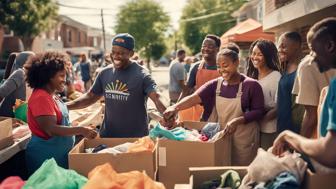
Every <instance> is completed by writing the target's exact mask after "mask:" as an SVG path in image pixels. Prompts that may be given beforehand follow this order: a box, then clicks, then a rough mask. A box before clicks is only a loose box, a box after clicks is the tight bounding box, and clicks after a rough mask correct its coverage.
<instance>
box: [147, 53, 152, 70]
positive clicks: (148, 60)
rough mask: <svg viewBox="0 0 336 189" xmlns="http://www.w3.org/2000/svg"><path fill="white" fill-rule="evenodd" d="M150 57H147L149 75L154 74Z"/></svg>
mask: <svg viewBox="0 0 336 189" xmlns="http://www.w3.org/2000/svg"><path fill="white" fill-rule="evenodd" d="M150 60H151V59H150V56H149V55H147V68H148V70H149V73H152V67H151V64H150Z"/></svg>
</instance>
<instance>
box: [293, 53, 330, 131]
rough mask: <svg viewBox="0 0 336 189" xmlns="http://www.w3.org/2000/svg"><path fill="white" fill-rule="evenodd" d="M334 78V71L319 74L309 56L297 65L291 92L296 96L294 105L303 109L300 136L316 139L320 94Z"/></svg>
mask: <svg viewBox="0 0 336 189" xmlns="http://www.w3.org/2000/svg"><path fill="white" fill-rule="evenodd" d="M334 76H336V70H335V69H330V70H328V71H327V72H324V73H321V72H320V71H319V70H318V67H317V65H316V64H315V63H314V62H313V58H312V57H311V55H307V56H306V57H305V58H304V59H303V60H302V61H301V63H300V64H299V67H298V71H297V76H296V79H295V82H294V86H293V91H292V92H293V94H294V95H297V97H296V103H297V104H301V105H303V106H304V109H305V113H304V116H303V120H302V124H301V132H300V134H301V135H302V136H305V137H308V138H312V137H314V138H316V137H317V123H318V112H317V109H318V105H319V98H320V94H321V91H322V89H323V88H324V87H326V86H328V85H329V84H330V80H331V79H332V78H333V77H334ZM307 83H309V85H307Z"/></svg>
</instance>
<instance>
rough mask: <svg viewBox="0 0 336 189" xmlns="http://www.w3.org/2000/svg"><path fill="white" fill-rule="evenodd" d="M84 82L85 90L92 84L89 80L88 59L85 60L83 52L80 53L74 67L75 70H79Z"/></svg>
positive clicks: (89, 67) (89, 68)
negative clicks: (77, 63) (76, 64)
mask: <svg viewBox="0 0 336 189" xmlns="http://www.w3.org/2000/svg"><path fill="white" fill-rule="evenodd" d="M79 71H80V74H81V77H82V81H83V82H84V87H85V91H88V90H89V89H90V87H91V85H92V81H91V75H90V73H91V66H90V61H88V60H87V58H86V55H85V53H82V54H81V55H80V61H79V65H78V66H77V68H76V72H79Z"/></svg>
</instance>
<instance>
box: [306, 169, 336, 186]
mask: <svg viewBox="0 0 336 189" xmlns="http://www.w3.org/2000/svg"><path fill="white" fill-rule="evenodd" d="M335 181H336V173H335V174H314V173H312V172H311V171H310V170H307V172H306V175H305V178H304V180H303V183H302V188H304V189H316V188H320V189H335V188H336V182H335Z"/></svg>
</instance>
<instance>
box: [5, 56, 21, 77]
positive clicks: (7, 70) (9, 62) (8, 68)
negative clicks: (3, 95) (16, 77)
mask: <svg viewBox="0 0 336 189" xmlns="http://www.w3.org/2000/svg"><path fill="white" fill-rule="evenodd" d="M18 54H19V53H11V54H10V55H9V57H8V60H7V64H6V67H5V74H4V76H3V79H4V80H6V79H7V78H8V77H9V76H10V74H11V72H12V68H13V65H14V62H15V59H16V57H17V55H18Z"/></svg>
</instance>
